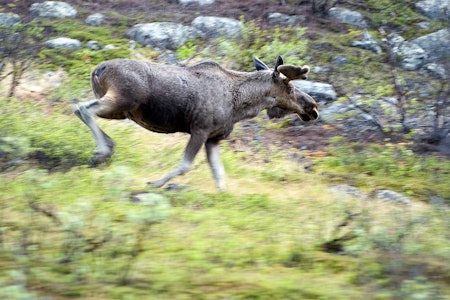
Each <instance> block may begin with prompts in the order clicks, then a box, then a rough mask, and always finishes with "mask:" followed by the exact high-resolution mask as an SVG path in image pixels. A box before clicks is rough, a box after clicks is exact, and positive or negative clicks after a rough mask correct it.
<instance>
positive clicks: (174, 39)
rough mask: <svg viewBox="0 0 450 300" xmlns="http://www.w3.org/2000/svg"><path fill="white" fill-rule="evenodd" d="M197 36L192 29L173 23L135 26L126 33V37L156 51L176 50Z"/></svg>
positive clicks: (195, 31)
mask: <svg viewBox="0 0 450 300" xmlns="http://www.w3.org/2000/svg"><path fill="white" fill-rule="evenodd" d="M199 35H200V33H199V32H198V31H197V30H195V29H194V28H193V27H191V26H184V25H181V24H177V23H173V22H154V23H145V24H137V25H135V26H134V27H133V28H132V29H131V30H129V31H128V33H127V37H129V38H131V39H133V40H135V41H136V42H138V43H140V44H142V45H144V46H147V47H150V48H153V49H156V50H163V49H170V50H176V49H177V48H178V47H180V46H182V45H183V44H184V43H186V42H187V41H188V40H190V39H194V38H196V37H197V36H199Z"/></svg>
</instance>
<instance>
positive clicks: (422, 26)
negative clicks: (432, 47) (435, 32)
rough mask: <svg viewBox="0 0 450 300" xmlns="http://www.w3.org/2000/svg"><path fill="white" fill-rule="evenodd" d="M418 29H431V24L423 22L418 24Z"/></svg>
mask: <svg viewBox="0 0 450 300" xmlns="http://www.w3.org/2000/svg"><path fill="white" fill-rule="evenodd" d="M417 27H419V28H420V29H430V27H431V24H430V22H426V21H423V22H419V23H417Z"/></svg>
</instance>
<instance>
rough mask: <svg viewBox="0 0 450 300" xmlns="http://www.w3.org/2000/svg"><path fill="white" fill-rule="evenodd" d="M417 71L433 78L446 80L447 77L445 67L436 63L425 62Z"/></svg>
mask: <svg viewBox="0 0 450 300" xmlns="http://www.w3.org/2000/svg"><path fill="white" fill-rule="evenodd" d="M419 73H420V74H422V75H426V76H429V77H431V78H435V79H441V80H446V79H448V78H449V77H448V76H449V75H448V74H447V70H446V69H445V67H444V66H443V65H441V64H436V63H429V64H426V65H425V66H423V67H422V68H421V69H420V71H419Z"/></svg>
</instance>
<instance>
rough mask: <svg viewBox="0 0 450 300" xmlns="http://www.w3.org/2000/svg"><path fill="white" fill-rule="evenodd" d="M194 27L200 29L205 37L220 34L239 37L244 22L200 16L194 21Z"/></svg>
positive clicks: (215, 36)
mask: <svg viewBox="0 0 450 300" xmlns="http://www.w3.org/2000/svg"><path fill="white" fill-rule="evenodd" d="M191 25H192V27H194V28H195V29H196V30H198V31H199V32H200V34H201V36H202V37H203V38H208V39H214V38H218V37H220V36H229V37H239V36H240V35H241V31H242V26H243V25H242V23H241V22H240V21H238V20H235V19H230V18H222V17H205V16H200V17H197V18H195V19H194V20H193V21H192V24H191Z"/></svg>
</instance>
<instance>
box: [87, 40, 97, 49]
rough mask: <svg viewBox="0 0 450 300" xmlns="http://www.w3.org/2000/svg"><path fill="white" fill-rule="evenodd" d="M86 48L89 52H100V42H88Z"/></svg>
mask: <svg viewBox="0 0 450 300" xmlns="http://www.w3.org/2000/svg"><path fill="white" fill-rule="evenodd" d="M86 47H87V48H88V49H89V50H93V51H97V50H100V45H99V44H98V41H88V42H87V44H86Z"/></svg>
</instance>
